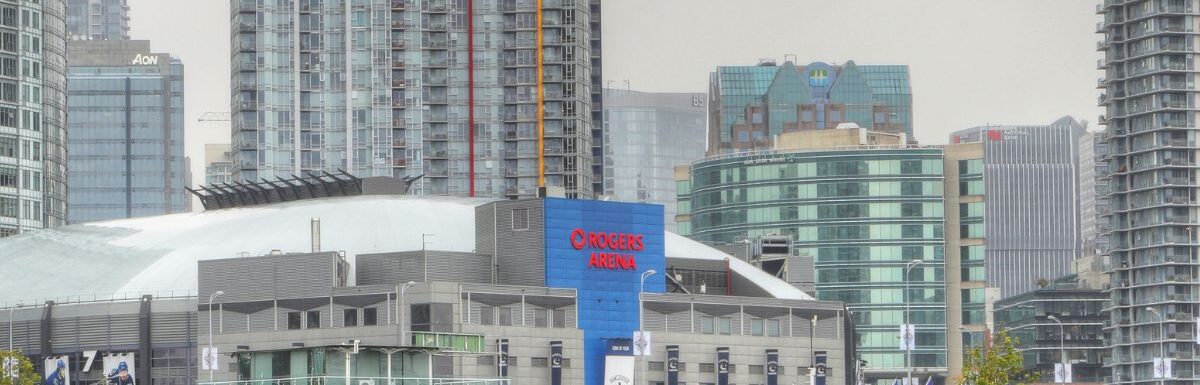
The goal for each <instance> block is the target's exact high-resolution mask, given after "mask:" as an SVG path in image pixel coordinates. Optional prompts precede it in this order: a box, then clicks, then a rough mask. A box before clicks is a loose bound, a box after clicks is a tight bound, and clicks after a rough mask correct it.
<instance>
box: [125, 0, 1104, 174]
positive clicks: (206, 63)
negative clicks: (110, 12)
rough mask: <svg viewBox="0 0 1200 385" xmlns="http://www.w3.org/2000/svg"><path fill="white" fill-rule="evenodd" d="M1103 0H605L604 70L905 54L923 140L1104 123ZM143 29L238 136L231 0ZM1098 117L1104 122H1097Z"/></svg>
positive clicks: (624, 76)
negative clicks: (1073, 122)
mask: <svg viewBox="0 0 1200 385" xmlns="http://www.w3.org/2000/svg"><path fill="white" fill-rule="evenodd" d="M1095 4H1096V1H1094V0H1052V1H1051V0H988V1H983V0H904V1H896V0H854V1H828V0H825V1H810V0H736V1H734V0H604V11H603V19H604V42H603V44H604V46H603V55H602V57H603V59H604V78H605V79H606V81H611V84H613V86H615V87H624V86H625V81H626V80H628V82H629V86H630V88H632V89H634V90H641V91H673V92H703V91H705V90H707V84H708V73H709V72H711V71H712V70H713V69H714V68H715V67H716V66H718V65H748V64H755V63H757V61H758V59H759V58H775V59H778V60H780V61H782V59H783V58H784V55H788V56H789V58H790V57H791V55H795V57H796V58H797V59H796V60H797V62H799V63H801V64H804V63H808V62H813V61H825V62H836V63H842V62H845V61H847V60H854V61H855V62H857V63H859V64H907V65H909V67H910V70H911V76H912V91H913V105H914V106H913V109H914V112H913V114H914V117H913V127H914V131H915V135H916V137H917V139H918V140H920V141H921V142H922V143H929V144H936V143H945V142H946V140H947V136H948V134H949V132H951V131H954V130H957V129H961V128H967V127H972V126H976V125H981V124H986V123H1014V124H1015V123H1029V124H1045V123H1050V122H1052V121H1054V120H1055V119H1057V118H1058V117H1061V116H1063V115H1072V116H1075V117H1076V118H1079V119H1086V120H1088V121H1089V122H1095V120H1096V115H1097V114H1098V113H1099V109H1098V108H1097V107H1096V98H1097V96H1098V95H1099V91H1098V90H1097V89H1096V88H1095V86H1096V79H1097V78H1098V77H1099V73H1098V72H1097V71H1096V59H1097V58H1099V55H1098V54H1097V52H1096V50H1095V48H1096V41H1097V40H1098V38H1099V35H1096V34H1095V26H1096V22H1097V21H1099V20H1100V19H1099V16H1098V15H1096V14H1095ZM129 7H130V18H131V21H130V23H131V25H132V27H131V29H132V31H131V33H132V35H133V38H134V39H149V40H151V41H152V44H153V48H154V50H155V51H157V52H169V53H171V54H173V55H175V56H177V57H180V58H181V59H182V60H183V63H184V65H185V68H186V79H185V81H186V95H185V98H186V99H187V100H186V113H187V126H186V129H187V130H188V132H187V141H188V143H187V148H188V155H189V156H191V157H192V170H193V182H194V183H202V182H203V178H204V172H203V170H204V169H203V157H204V155H203V148H204V144H205V143H228V142H229V125H228V123H202V122H198V121H197V120H198V119H199V117H200V116H201V115H202V114H203V113H205V112H210V111H219V112H228V111H229V67H230V65H229V62H230V51H229V1H227V0H129ZM1089 129H1092V130H1095V129H1098V127H1097V126H1096V125H1095V123H1091V124H1089Z"/></svg>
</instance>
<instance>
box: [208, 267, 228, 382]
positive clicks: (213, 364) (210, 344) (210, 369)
mask: <svg viewBox="0 0 1200 385" xmlns="http://www.w3.org/2000/svg"><path fill="white" fill-rule="evenodd" d="M224 294H225V292H224V291H221V290H217V291H214V292H213V293H212V294H209V295H208V353H207V354H205V355H204V361H205V362H207V363H208V382H213V368H214V367H216V366H217V363H216V362H213V361H212V360H211V359H210V357H211V356H212V354H213V353H212V348H213V327H212V304H213V301H215V300H217V297H220V296H221V295H224Z"/></svg>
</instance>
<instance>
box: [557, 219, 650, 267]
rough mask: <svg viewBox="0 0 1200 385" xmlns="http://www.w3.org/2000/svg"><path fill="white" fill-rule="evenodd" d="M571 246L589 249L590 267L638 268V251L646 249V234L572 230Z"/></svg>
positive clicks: (577, 248)
mask: <svg viewBox="0 0 1200 385" xmlns="http://www.w3.org/2000/svg"><path fill="white" fill-rule="evenodd" d="M571 247H572V248H574V249H575V250H581V251H582V250H589V251H591V257H590V258H588V268H591V269H608V270H637V253H639V252H641V251H642V250H645V249H646V244H645V236H644V235H642V234H630V233H621V232H603V231H587V230H584V229H581V228H576V229H574V230H571Z"/></svg>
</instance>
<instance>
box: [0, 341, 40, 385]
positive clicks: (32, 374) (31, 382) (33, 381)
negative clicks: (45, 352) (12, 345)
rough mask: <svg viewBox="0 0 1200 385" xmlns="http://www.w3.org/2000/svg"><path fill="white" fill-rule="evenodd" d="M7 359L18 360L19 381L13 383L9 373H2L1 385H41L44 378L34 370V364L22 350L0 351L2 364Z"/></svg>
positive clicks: (0, 375)
mask: <svg viewBox="0 0 1200 385" xmlns="http://www.w3.org/2000/svg"><path fill="white" fill-rule="evenodd" d="M7 358H16V359H17V361H18V362H17V374H18V377H17V380H16V382H14V381H13V379H12V377H9V376H8V373H0V385H41V384H42V376H41V375H40V374H38V373H37V371H35V370H33V362H30V361H29V357H25V355H24V354H22V353H21V351H20V350H0V362H2V361H4V360H5V359H7Z"/></svg>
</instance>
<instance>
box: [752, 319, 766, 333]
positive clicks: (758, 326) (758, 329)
mask: <svg viewBox="0 0 1200 385" xmlns="http://www.w3.org/2000/svg"><path fill="white" fill-rule="evenodd" d="M763 332H764V331H763V319H762V318H751V319H750V335H753V336H761V335H763Z"/></svg>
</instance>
